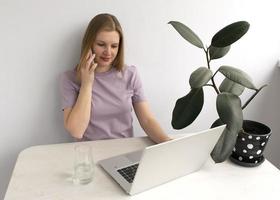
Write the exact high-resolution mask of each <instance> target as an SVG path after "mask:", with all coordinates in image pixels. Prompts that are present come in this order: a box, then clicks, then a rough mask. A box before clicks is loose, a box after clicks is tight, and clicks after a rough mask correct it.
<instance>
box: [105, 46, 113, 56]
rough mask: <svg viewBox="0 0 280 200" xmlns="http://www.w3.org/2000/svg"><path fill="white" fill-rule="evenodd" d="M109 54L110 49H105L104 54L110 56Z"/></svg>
mask: <svg viewBox="0 0 280 200" xmlns="http://www.w3.org/2000/svg"><path fill="white" fill-rule="evenodd" d="M110 52H111V47H106V48H105V51H104V53H105V54H106V55H110Z"/></svg>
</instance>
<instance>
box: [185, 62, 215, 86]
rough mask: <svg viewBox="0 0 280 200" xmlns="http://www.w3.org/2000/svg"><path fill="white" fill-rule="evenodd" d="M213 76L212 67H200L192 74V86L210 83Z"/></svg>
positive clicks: (190, 80) (190, 81)
mask: <svg viewBox="0 0 280 200" xmlns="http://www.w3.org/2000/svg"><path fill="white" fill-rule="evenodd" d="M212 76H213V73H212V71H211V70H210V69H208V68H207V67H199V68H198V69H197V70H195V71H194V72H193V73H192V74H191V76H190V79H189V83H190V86H191V88H201V87H202V86H204V85H205V84H207V83H208V81H209V80H210V79H211V77H212Z"/></svg>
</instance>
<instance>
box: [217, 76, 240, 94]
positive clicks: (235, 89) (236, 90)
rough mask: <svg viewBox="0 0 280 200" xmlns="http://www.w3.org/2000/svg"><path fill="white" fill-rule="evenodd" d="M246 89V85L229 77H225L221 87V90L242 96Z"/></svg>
mask: <svg viewBox="0 0 280 200" xmlns="http://www.w3.org/2000/svg"><path fill="white" fill-rule="evenodd" d="M244 89H245V87H244V86H243V85H240V84H238V83H235V82H233V81H231V80H230V79H228V78H225V79H224V80H223V82H222V83H221V85H220V87H219V90H220V91H221V92H229V93H232V94H235V95H237V96H240V95H241V94H242V92H243V91H244Z"/></svg>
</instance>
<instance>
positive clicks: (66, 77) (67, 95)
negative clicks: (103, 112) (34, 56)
mask: <svg viewBox="0 0 280 200" xmlns="http://www.w3.org/2000/svg"><path fill="white" fill-rule="evenodd" d="M59 84H60V85H59V87H60V94H61V108H62V110H64V109H65V108H69V107H73V106H74V105H75V102H76V100H77V97H78V89H77V84H76V83H75V76H74V73H70V71H68V72H64V73H63V74H61V75H60V83H59Z"/></svg>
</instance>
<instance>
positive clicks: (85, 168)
mask: <svg viewBox="0 0 280 200" xmlns="http://www.w3.org/2000/svg"><path fill="white" fill-rule="evenodd" d="M74 149H75V160H74V175H73V182H74V183H75V184H88V183H90V182H91V181H92V177H93V167H94V165H93V160H92V153H91V147H90V146H89V145H88V144H77V145H75V147H74Z"/></svg>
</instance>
